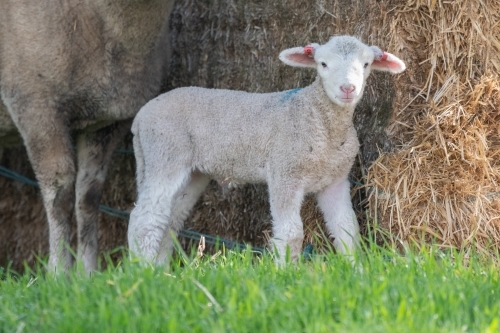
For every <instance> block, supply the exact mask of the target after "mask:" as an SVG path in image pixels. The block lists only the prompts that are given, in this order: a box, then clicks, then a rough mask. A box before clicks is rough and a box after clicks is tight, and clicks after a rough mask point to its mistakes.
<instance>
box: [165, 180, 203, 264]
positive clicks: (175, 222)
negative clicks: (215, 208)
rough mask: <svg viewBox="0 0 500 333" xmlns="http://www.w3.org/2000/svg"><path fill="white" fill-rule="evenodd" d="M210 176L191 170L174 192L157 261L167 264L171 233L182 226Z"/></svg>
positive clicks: (173, 233) (171, 246)
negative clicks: (182, 183)
mask: <svg viewBox="0 0 500 333" xmlns="http://www.w3.org/2000/svg"><path fill="white" fill-rule="evenodd" d="M209 182H210V178H209V177H208V176H206V175H203V174H201V173H198V172H193V173H192V174H191V178H190V179H189V182H188V183H187V184H186V186H184V187H182V188H181V189H179V191H178V192H177V193H176V195H175V198H174V202H173V205H172V213H171V214H170V223H169V225H168V228H167V230H166V231H165V234H164V235H163V240H162V243H161V246H160V253H159V255H158V260H157V261H158V263H160V264H168V259H169V256H170V255H171V253H172V248H173V242H172V235H177V233H178V232H179V231H180V230H181V229H182V227H183V226H184V221H185V220H186V219H187V218H188V216H189V214H190V213H191V210H192V209H193V206H194V205H195V204H196V202H197V201H198V198H199V197H200V195H201V194H202V193H203V191H205V188H206V187H207V185H208V183H209Z"/></svg>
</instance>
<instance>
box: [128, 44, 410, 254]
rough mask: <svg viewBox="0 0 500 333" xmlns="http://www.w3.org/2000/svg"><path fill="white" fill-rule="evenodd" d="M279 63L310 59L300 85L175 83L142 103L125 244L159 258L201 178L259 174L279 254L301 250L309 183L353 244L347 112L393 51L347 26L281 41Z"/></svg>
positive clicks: (337, 233)
mask: <svg viewBox="0 0 500 333" xmlns="http://www.w3.org/2000/svg"><path fill="white" fill-rule="evenodd" d="M279 58H280V60H281V61H283V62H284V63H285V64H287V65H290V66H295V67H306V68H316V69H317V71H318V76H317V78H316V80H315V81H314V82H313V83H312V84H311V85H310V86H308V87H306V88H303V89H295V90H288V91H284V92H276V93H266V94H257V93H247V92H242V91H232V90H220V89H204V88H196V87H188V88H179V89H175V90H172V91H170V92H168V93H166V94H163V95H161V96H159V97H158V98H155V99H154V100H152V101H150V102H149V103H147V104H146V105H145V106H144V107H143V108H142V109H141V110H140V111H139V113H138V115H137V116H136V118H135V120H134V123H133V126H132V132H133V133H134V135H135V136H134V150H135V155H136V160H137V186H138V199H137V203H136V206H135V208H134V209H133V211H132V213H131V215H130V224H129V230H128V242H129V246H130V249H131V251H132V253H134V254H136V255H138V256H140V257H142V258H144V259H146V260H148V261H150V262H154V263H156V264H165V263H166V262H168V256H169V255H170V252H171V250H172V238H171V237H172V235H175V234H176V233H177V232H178V231H179V230H180V229H181V228H182V227H183V224H184V220H185V219H186V218H187V216H188V215H189V213H190V211H191V209H192V207H193V206H194V204H195V203H196V201H197V200H198V198H199V196H200V195H201V193H202V192H203V191H204V189H205V187H206V186H207V184H208V182H209V180H210V179H219V180H227V179H230V180H231V181H232V182H235V183H248V182H250V183H267V185H268V187H269V199H270V204H271V215H272V218H273V239H272V242H273V244H272V245H273V246H274V248H275V250H276V252H277V261H278V263H282V262H283V260H284V257H285V253H286V248H287V246H289V251H290V257H291V258H292V259H296V258H297V257H298V255H299V254H300V250H301V246H302V241H303V237H304V232H303V226H302V221H301V218H300V208H301V204H302V200H303V198H304V195H305V194H307V193H315V194H316V195H317V201H318V206H319V207H320V209H321V211H322V212H323V215H324V218H325V221H326V226H327V228H328V231H329V233H330V234H331V236H332V237H334V239H335V240H334V246H335V247H336V249H337V251H339V252H341V253H345V254H352V253H353V251H354V250H355V248H356V244H357V243H358V239H359V226H358V222H357V220H356V217H355V214H354V211H353V209H352V203H351V200H350V194H349V182H348V180H347V176H348V174H349V171H350V169H351V167H352V164H353V161H354V158H355V156H356V155H357V153H358V149H359V143H358V139H357V136H356V130H355V129H354V126H353V122H352V115H353V112H354V108H355V106H356V103H358V101H359V100H360V98H361V96H362V94H363V90H364V87H365V82H366V79H367V77H368V75H369V74H370V71H371V70H372V69H375V70H382V71H389V72H391V73H400V72H402V71H404V70H405V64H404V63H403V61H401V60H400V59H399V58H397V57H396V56H394V55H392V54H390V53H386V52H383V51H381V50H380V49H379V48H378V47H377V46H367V45H365V44H363V43H362V42H360V41H359V40H358V39H356V38H354V37H350V36H337V37H332V38H331V39H330V41H329V42H328V43H326V44H324V45H319V44H311V45H308V46H306V47H295V48H291V49H287V50H284V51H283V52H281V54H280V56H279Z"/></svg>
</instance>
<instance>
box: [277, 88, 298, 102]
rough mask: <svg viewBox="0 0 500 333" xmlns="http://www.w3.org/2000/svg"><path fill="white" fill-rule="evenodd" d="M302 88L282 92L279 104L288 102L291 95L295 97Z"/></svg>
mask: <svg viewBox="0 0 500 333" xmlns="http://www.w3.org/2000/svg"><path fill="white" fill-rule="evenodd" d="M301 89H302V88H296V89H292V90H287V91H284V92H283V96H282V97H281V100H280V102H281V103H285V102H286V101H288V100H289V99H290V98H292V96H293V95H295V94H296V93H298V92H299V91H300V90H301Z"/></svg>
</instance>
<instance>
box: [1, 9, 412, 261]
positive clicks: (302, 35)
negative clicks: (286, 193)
mask: <svg viewBox="0 0 500 333" xmlns="http://www.w3.org/2000/svg"><path fill="white" fill-rule="evenodd" d="M403 3H406V2H403V1H394V3H391V2H389V3H388V2H385V1H377V0H358V1H350V0H318V1H315V2H311V1H306V2H304V1H299V0H290V1H278V0H274V1H251V2H249V1H245V0H236V1H235V0H231V1H230V0H219V1H195V0H179V1H177V3H176V4H175V8H174V10H173V14H172V19H171V28H172V31H171V40H172V43H173V56H172V67H171V72H170V74H169V75H168V77H167V79H166V81H165V87H164V89H165V90H168V89H172V88H176V87H181V86H202V87H211V88H229V89H240V90H246V91H250V92H270V91H279V90H285V89H292V88H297V87H303V86H306V85H308V84H310V83H311V82H312V81H313V79H314V75H315V74H314V71H311V70H300V69H295V68H290V67H288V66H284V65H282V64H281V63H280V61H279V60H278V54H279V52H280V51H281V50H283V49H285V48H289V47H293V46H297V45H305V44H307V43H310V42H318V43H325V42H326V41H328V39H329V37H330V36H332V35H336V34H351V35H356V36H358V37H360V38H361V39H362V40H363V41H364V42H366V43H371V44H376V45H379V46H380V47H382V48H384V49H387V50H390V51H391V52H394V53H396V54H398V55H400V54H401V55H402V54H404V53H402V51H404V50H403V49H402V48H403V47H404V46H401V44H398V43H396V41H397V40H395V39H394V38H393V36H391V29H393V25H394V24H393V23H394V22H393V17H394V16H395V15H396V12H395V11H394V10H393V8H394V7H395V6H402V5H401V4H403ZM402 58H403V59H404V57H402ZM400 80H401V79H396V80H395V79H394V78H393V77H391V76H389V75H388V74H383V73H374V74H373V75H372V77H370V79H369V82H368V85H367V90H366V91H365V96H364V98H363V100H362V101H361V102H360V104H359V105H358V108H357V110H356V113H355V124H356V127H357V130H358V134H359V137H360V141H361V145H362V146H361V155H360V158H359V161H360V164H359V165H358V166H357V167H356V168H355V172H353V174H352V178H353V179H354V180H358V181H360V180H361V179H362V177H363V175H364V173H365V170H366V168H367V166H369V165H370V162H371V161H373V160H374V159H375V158H377V157H378V153H379V149H384V150H385V149H389V148H390V143H391V142H390V141H389V140H387V134H386V132H385V131H384V127H385V126H386V125H387V124H388V123H389V120H390V116H391V114H392V113H393V110H395V109H396V110H397V109H400V108H402V107H403V106H404V105H403V104H404V102H407V101H408V96H410V94H409V93H407V91H408V90H411V89H406V88H402V84H401V83H400ZM405 83H406V82H405ZM402 96H404V98H403V97H402ZM221 135H224V134H223V133H222V134H221ZM124 146H128V147H130V139H128V140H127V141H126V142H125V143H124ZM11 154H12V151H6V153H5V154H4V157H3V158H2V161H0V163H3V162H4V161H5V160H6V159H9V158H10V157H11V156H10V155H11ZM2 165H3V164H2ZM23 168H28V169H29V164H28V161H27V159H26V158H24V160H23ZM14 170H15V171H23V169H22V168H21V169H17V170H16V169H14ZM133 170H134V159H133V156H127V155H123V156H120V155H119V154H117V155H115V160H114V163H113V165H112V166H111V167H110V173H109V176H108V179H107V183H106V186H105V187H106V190H105V193H104V196H103V204H106V205H108V206H112V207H116V208H121V209H126V210H130V209H131V207H132V206H133V201H134V199H135V187H134V186H135V185H134V171H133ZM25 171H26V170H25ZM20 173H23V172H20ZM3 184H8V186H9V187H10V186H16V185H13V184H12V181H10V180H7V181H4V183H3ZM3 184H0V186H5V185H3ZM23 188H25V187H23ZM30 191H33V190H31V189H29V190H28V189H26V191H25V190H22V191H18V192H15V193H14V195H10V194H9V197H8V198H9V199H8V200H10V201H9V202H11V201H16V202H29V205H33V207H35V205H41V203H39V198H38V197H37V195H34V196H33V195H31V194H30V193H31V192H30ZM363 196H364V189H363V190H355V191H354V192H353V197H355V199H356V202H357V203H358V204H359V202H361V201H362V200H363V199H364V197H363ZM0 200H7V199H5V196H4V197H2V198H0ZM358 204H356V207H357V208H358V211H359V216H360V217H363V216H364V215H365V214H364V212H363V207H362V206H360V205H358ZM9 205H10V204H9ZM16 207H17V206H16ZM38 207H39V206H38ZM9 209H10V208H9ZM16 209H17V208H16ZM18 209H21V208H20V207H19V208H18ZM0 214H3V210H2V208H0ZM0 216H2V215H0ZM302 216H303V219H304V221H305V225H306V229H307V230H308V231H307V232H306V241H307V242H312V243H314V244H317V245H321V243H322V242H323V241H320V242H319V243H318V242H316V241H315V239H316V238H317V237H316V236H321V237H320V238H322V234H323V231H322V229H321V228H322V226H323V223H324V222H323V220H322V218H321V215H320V214H319V213H318V211H317V210H316V208H315V203H314V200H312V199H311V198H307V200H306V202H305V204H304V207H303V209H302ZM20 219H22V220H23V221H27V220H28V219H29V221H30V222H29V223H34V224H36V225H37V226H38V228H39V229H40V230H43V232H36V233H29V232H26V233H22V236H21V234H19V235H20V236H19V237H21V238H22V240H20V243H21V244H22V246H21V247H22V248H23V249H25V250H23V252H22V253H23V254H22V255H19V256H16V257H15V258H16V259H15V260H16V263H20V261H21V260H22V259H26V258H27V255H26V254H27V253H31V252H33V251H35V252H36V253H38V254H41V255H44V254H45V253H47V247H46V235H47V233H46V228H47V226H46V222H45V218H44V216H41V215H40V216H37V217H36V218H35V219H33V218H31V217H27V216H21V215H19V214H18V215H16V214H13V216H9V217H8V218H6V219H5V220H2V221H1V223H2V228H7V229H13V228H15V225H17V224H18V223H20ZM99 219H100V222H99V233H100V236H99V244H100V248H101V250H108V249H112V248H115V247H117V246H122V245H126V237H125V234H126V223H124V222H123V221H121V220H119V219H117V218H114V217H108V216H106V215H103V214H100V217H99ZM22 223H25V222H22ZM318 225H319V227H318ZM186 226H187V227H188V228H192V229H194V230H196V231H200V232H205V233H209V234H211V235H219V236H221V237H224V238H229V239H233V240H237V241H248V242H251V243H252V244H253V245H256V246H264V245H265V243H266V236H265V235H266V234H267V235H269V234H270V215H269V206H268V198H267V192H266V187H265V186H254V185H246V186H244V187H242V188H237V189H231V190H228V189H222V188H220V187H218V186H215V184H212V185H211V186H210V188H209V190H208V191H207V192H206V193H205V194H204V195H203V196H202V198H201V200H200V202H199V203H198V205H197V206H196V209H195V211H194V212H193V214H192V217H191V218H190V219H189V221H187V225H186ZM267 237H268V236H267ZM14 252H15V251H13V249H10V250H9V251H8V253H9V254H8V255H7V256H6V257H10V258H12V256H11V254H12V253H14ZM0 259H1V258H0ZM4 264H5V261H2V262H0V265H4Z"/></svg>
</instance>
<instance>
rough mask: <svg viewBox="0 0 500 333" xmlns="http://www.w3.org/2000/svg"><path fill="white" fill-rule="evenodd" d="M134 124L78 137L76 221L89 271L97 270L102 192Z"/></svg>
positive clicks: (80, 252)
mask: <svg viewBox="0 0 500 333" xmlns="http://www.w3.org/2000/svg"><path fill="white" fill-rule="evenodd" d="M130 125H131V121H126V122H119V123H115V124H113V125H110V126H107V127H104V128H101V129H99V130H97V131H94V132H86V133H83V134H80V135H79V136H78V138H77V148H78V173H77V177H76V220H77V226H78V228H77V229H78V259H79V260H81V261H82V263H83V267H84V269H85V272H87V273H89V272H91V271H93V270H96V269H97V255H98V238H97V226H98V214H99V203H100V201H101V196H102V190H103V185H104V181H105V179H106V174H107V170H108V166H109V163H110V161H111V157H112V155H113V151H114V150H115V148H116V147H117V145H118V143H119V142H120V141H121V139H122V138H123V137H124V136H125V134H126V133H127V131H128V130H129V129H130Z"/></svg>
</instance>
